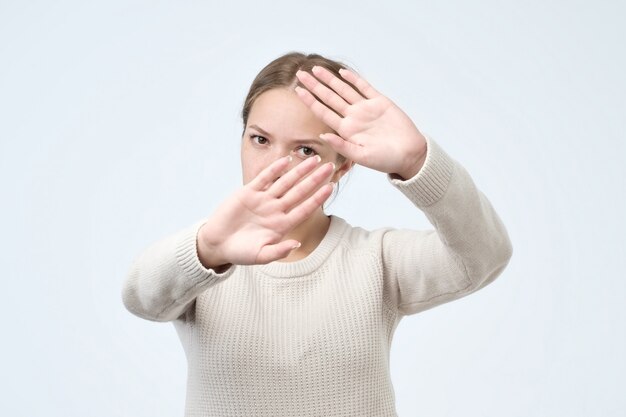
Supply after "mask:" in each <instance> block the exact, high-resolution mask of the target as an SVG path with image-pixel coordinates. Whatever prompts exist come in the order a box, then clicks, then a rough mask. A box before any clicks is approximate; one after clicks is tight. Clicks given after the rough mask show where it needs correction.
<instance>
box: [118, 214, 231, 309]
mask: <svg viewBox="0 0 626 417" xmlns="http://www.w3.org/2000/svg"><path fill="white" fill-rule="evenodd" d="M205 222H206V220H202V221H198V222H196V223H194V224H193V225H191V226H190V227H187V228H186V229H184V230H181V231H179V232H177V233H175V234H172V235H170V236H168V237H165V238H163V239H161V240H159V241H157V242H155V243H153V244H152V245H151V246H149V247H148V248H147V249H145V250H144V251H143V252H142V253H141V254H140V255H139V256H138V257H137V258H136V259H135V260H134V262H133V263H132V265H131V267H130V270H129V272H128V275H127V277H126V280H125V281H124V285H123V288H122V301H123V303H124V305H125V306H126V309H128V311H130V312H131V313H133V314H135V315H136V316H138V317H141V318H144V319H147V320H152V321H171V320H174V319H176V318H178V317H180V316H181V315H182V314H184V313H185V311H186V310H187V309H188V308H189V307H190V306H191V305H192V304H193V301H194V300H195V299H196V297H197V296H198V295H199V294H200V293H202V292H203V291H205V290H206V289H207V288H209V287H211V286H212V285H215V284H217V283H218V282H220V281H222V280H224V279H226V278H228V276H230V275H231V274H232V272H233V267H231V268H228V269H227V270H225V271H221V273H217V272H216V271H215V270H213V269H207V268H205V267H204V265H202V263H201V262H200V259H199V257H198V252H197V233H198V230H199V229H200V227H201V226H202V225H203V224H204V223H205Z"/></svg>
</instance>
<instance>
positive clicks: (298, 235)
mask: <svg viewBox="0 0 626 417" xmlns="http://www.w3.org/2000/svg"><path fill="white" fill-rule="evenodd" d="M329 226H330V217H329V216H327V215H326V214H324V212H323V211H322V210H321V209H319V210H317V211H316V212H315V213H314V214H313V215H312V216H311V217H309V218H308V219H307V220H305V221H304V222H302V223H300V224H299V225H298V226H296V228H294V229H293V230H292V231H291V232H290V233H289V234H287V236H285V239H295V240H297V241H298V242H300V243H301V244H302V246H300V247H299V248H298V249H296V250H294V251H292V252H291V253H290V254H289V255H288V256H287V257H286V258H283V259H280V260H279V262H295V261H298V260H300V259H304V258H306V257H307V256H308V255H309V254H310V253H311V252H313V251H314V250H315V248H317V246H318V245H319V244H320V242H321V241H322V240H323V239H324V236H326V232H328V228H329Z"/></svg>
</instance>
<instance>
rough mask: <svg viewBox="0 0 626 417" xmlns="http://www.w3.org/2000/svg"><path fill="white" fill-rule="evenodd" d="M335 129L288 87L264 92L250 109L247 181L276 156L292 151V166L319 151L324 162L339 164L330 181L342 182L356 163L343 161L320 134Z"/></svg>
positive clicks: (244, 156) (244, 150) (244, 163)
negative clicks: (319, 117) (339, 159)
mask: <svg viewBox="0 0 626 417" xmlns="http://www.w3.org/2000/svg"><path fill="white" fill-rule="evenodd" d="M328 132H333V130H332V129H331V128H330V127H328V126H327V125H326V124H324V122H322V121H321V120H320V119H318V118H317V116H315V114H313V112H312V111H311V110H310V109H309V108H308V107H307V106H306V105H305V104H304V103H303V102H302V101H301V100H300V99H299V98H298V96H297V95H296V92H295V91H293V90H290V89H287V88H275V89H272V90H268V91H266V92H264V93H263V94H261V95H260V96H259V97H258V98H257V99H256V101H255V102H254V104H253V105H252V108H251V109H250V113H249V114H248V123H247V125H246V128H245V131H244V134H243V138H242V144H241V167H242V171H243V183H244V184H247V183H248V182H250V181H251V180H252V179H253V178H254V177H255V176H256V175H257V174H258V173H259V172H261V171H262V170H263V169H264V168H265V167H267V166H268V165H269V164H271V163H272V162H274V161H275V160H277V159H279V158H281V157H283V156H286V155H291V156H292V157H293V160H292V162H291V164H292V165H291V167H290V169H291V168H292V167H293V166H295V165H296V164H299V163H300V162H302V161H304V160H305V159H307V158H311V157H314V156H315V155H319V156H320V157H321V158H322V162H321V163H320V164H322V163H324V162H334V163H335V164H336V165H337V166H336V168H335V173H334V174H333V176H332V177H331V178H330V181H333V182H338V181H339V179H340V178H341V177H342V176H343V174H345V173H346V172H347V171H348V170H349V169H350V168H351V166H352V163H351V161H345V162H344V163H342V164H341V165H339V163H338V162H337V157H338V154H337V152H335V151H334V150H333V149H332V148H331V147H330V146H329V145H327V144H326V143H324V141H322V140H321V139H320V138H319V135H320V134H321V133H328Z"/></svg>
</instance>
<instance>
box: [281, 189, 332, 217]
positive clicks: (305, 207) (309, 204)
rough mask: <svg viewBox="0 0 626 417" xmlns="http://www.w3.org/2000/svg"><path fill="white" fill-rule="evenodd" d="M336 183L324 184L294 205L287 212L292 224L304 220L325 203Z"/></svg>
mask: <svg viewBox="0 0 626 417" xmlns="http://www.w3.org/2000/svg"><path fill="white" fill-rule="evenodd" d="M334 186H335V184H334V183H332V182H331V183H328V184H324V185H323V186H322V187H320V189H319V190H317V191H316V192H315V193H314V194H313V195H312V196H310V197H309V198H307V199H306V200H304V201H303V202H302V203H300V204H298V205H297V206H295V207H293V208H292V209H291V210H290V211H289V212H288V213H287V219H288V221H289V222H290V223H292V224H299V223H301V222H302V221H304V220H305V219H306V218H308V217H309V216H311V215H312V214H313V213H314V212H315V210H317V209H318V208H319V207H321V206H322V204H324V202H325V201H326V200H327V199H328V197H330V195H331V194H332V192H333V188H334Z"/></svg>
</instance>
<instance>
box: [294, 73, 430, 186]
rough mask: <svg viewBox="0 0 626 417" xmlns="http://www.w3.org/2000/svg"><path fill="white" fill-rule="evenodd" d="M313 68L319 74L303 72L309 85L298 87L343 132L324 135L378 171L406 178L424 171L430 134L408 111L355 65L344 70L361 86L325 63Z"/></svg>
mask: <svg viewBox="0 0 626 417" xmlns="http://www.w3.org/2000/svg"><path fill="white" fill-rule="evenodd" d="M312 72H313V74H314V75H315V76H313V75H311V74H310V73H308V72H305V71H298V73H297V77H298V79H299V80H300V82H301V83H302V84H303V85H304V86H305V87H306V89H304V88H301V87H296V92H297V93H298V96H299V97H300V98H301V99H302V101H303V102H304V103H305V104H306V105H307V106H308V107H309V108H310V109H311V111H313V113H314V114H315V115H316V116H317V117H318V118H320V119H321V120H322V121H323V122H324V123H325V124H327V125H328V126H330V127H331V128H332V129H333V130H334V131H335V132H337V133H338V135H337V134H334V133H325V134H323V135H321V136H320V137H321V138H322V139H324V140H327V141H328V143H329V144H330V145H331V146H332V147H333V149H335V150H336V151H337V152H339V153H340V154H342V155H344V156H345V157H347V158H348V159H351V160H353V161H354V162H356V163H357V164H359V165H363V166H366V167H368V168H372V169H375V170H377V171H381V172H385V173H389V174H398V175H400V176H401V177H403V178H410V177H412V176H413V175H414V174H416V173H417V171H419V168H420V167H421V165H422V163H423V160H424V158H425V155H426V139H425V138H424V136H423V135H422V133H421V132H420V131H419V130H418V129H417V127H416V126H415V124H414V123H413V121H412V120H411V119H410V118H409V117H408V116H407V114H406V113H405V112H404V111H402V110H401V109H400V108H399V107H398V106H397V105H396V104H395V103H393V102H392V101H391V100H390V99H389V98H387V97H385V96H384V95H382V94H380V93H379V92H378V91H376V90H375V89H374V88H373V87H372V86H371V85H370V84H369V83H368V82H367V81H365V80H364V79H363V78H361V77H359V76H358V75H356V74H355V73H353V72H351V71H349V70H341V71H340V73H341V75H342V77H343V78H344V79H345V80H346V81H349V82H350V83H352V84H353V85H354V86H356V87H357V88H358V90H359V91H356V90H355V89H354V88H352V87H351V86H350V85H349V84H347V83H346V82H344V81H342V80H340V79H339V78H337V77H336V76H335V75H334V74H332V73H331V72H330V71H328V70H327V69H325V68H323V67H318V66H315V67H313V69H312ZM318 79H319V80H318ZM320 81H322V82H323V83H324V84H326V85H324V84H323V83H322V82H320ZM329 87H330V88H329ZM312 93H313V94H315V96H317V97H319V100H321V101H319V100H318V99H317V98H316V97H315V96H314V95H313V94H312ZM331 109H332V110H331Z"/></svg>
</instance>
